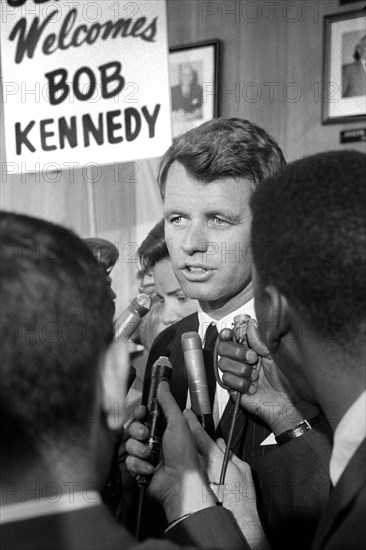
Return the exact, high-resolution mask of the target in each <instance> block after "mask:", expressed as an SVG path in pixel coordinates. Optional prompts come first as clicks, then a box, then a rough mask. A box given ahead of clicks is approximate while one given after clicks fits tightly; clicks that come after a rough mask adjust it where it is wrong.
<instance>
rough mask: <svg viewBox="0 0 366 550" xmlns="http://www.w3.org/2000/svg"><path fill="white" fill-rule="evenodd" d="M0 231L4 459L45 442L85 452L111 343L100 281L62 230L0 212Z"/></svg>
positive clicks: (88, 256) (89, 256)
mask: <svg viewBox="0 0 366 550" xmlns="http://www.w3.org/2000/svg"><path fill="white" fill-rule="evenodd" d="M0 228H1V236H0V247H1V274H0V277H1V312H0V314H1V350H0V354H1V355H0V357H1V359H0V371H1V375H0V403H1V405H0V408H1V424H2V444H3V445H2V446H3V453H4V454H6V455H7V456H9V453H10V454H11V453H14V452H15V453H18V452H19V448H20V447H22V449H23V451H24V449H26V450H28V446H29V445H31V446H32V447H33V451H34V446H35V445H36V447H37V446H38V445H40V446H42V443H44V442H45V441H51V442H55V443H56V442H59V441H61V442H67V443H71V442H72V443H74V444H75V442H76V443H77V445H78V446H79V447H83V445H85V444H87V441H88V438H89V435H90V431H89V429H90V422H91V420H92V415H93V413H94V412H95V411H93V407H94V403H95V393H96V387H97V377H98V364H99V360H100V357H101V354H102V353H103V351H105V350H106V349H107V347H108V346H109V344H110V343H111V341H112V339H113V300H112V298H111V296H110V294H109V290H108V285H107V282H106V278H105V274H104V273H103V271H102V270H101V269H100V267H99V266H98V263H97V261H96V259H95V258H94V255H93V253H92V252H91V250H89V248H88V246H87V245H86V244H85V243H83V241H82V240H81V239H79V238H78V237H77V236H76V235H75V234H74V233H72V232H71V231H68V230H67V229H64V228H63V227H60V226H57V225H54V224H52V223H49V222H47V221H43V220H39V219H36V218H32V217H29V216H23V215H17V214H13V213H7V212H0ZM94 420H95V419H94Z"/></svg>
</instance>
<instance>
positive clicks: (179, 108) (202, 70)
mask: <svg viewBox="0 0 366 550" xmlns="http://www.w3.org/2000/svg"><path fill="white" fill-rule="evenodd" d="M218 56H219V40H210V41H206V42H196V43H193V44H187V45H185V46H178V47H174V48H170V49H169V79H170V92H171V108H172V130H173V138H174V137H176V136H178V135H180V134H182V133H184V132H187V131H188V130H191V129H192V128H195V127H196V126H199V125H200V124H202V123H203V122H206V121H207V120H211V119H212V118H216V117H217V116H218Z"/></svg>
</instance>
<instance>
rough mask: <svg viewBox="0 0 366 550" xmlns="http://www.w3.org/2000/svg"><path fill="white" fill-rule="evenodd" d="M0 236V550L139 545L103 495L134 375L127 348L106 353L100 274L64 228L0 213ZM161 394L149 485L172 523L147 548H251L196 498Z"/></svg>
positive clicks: (193, 465) (191, 462)
mask: <svg viewBox="0 0 366 550" xmlns="http://www.w3.org/2000/svg"><path fill="white" fill-rule="evenodd" d="M0 227H1V240H0V245H1V250H0V252H1V256H0V257H1V272H0V275H1V340H2V341H1V357H0V369H1V373H0V403H1V424H2V432H1V505H2V506H1V516H0V524H1V526H0V527H1V530H0V540H1V545H2V548H4V550H12V549H17V550H23V549H24V550H25V549H27V550H42V549H44V550H46V549H47V550H50V549H51V550H52V549H58V550H61V549H65V550H66V549H67V550H80V549H85V550H86V549H87V550H97V549H106V550H107V549H116V550H117V549H121V548H132V547H135V546H136V544H137V543H136V541H135V540H134V538H133V537H132V536H131V535H130V533H128V531H127V530H126V529H124V528H122V527H121V526H119V525H118V524H117V523H116V522H115V521H114V520H113V518H112V516H111V515H110V514H109V512H108V510H107V508H106V507H105V505H104V504H102V502H101V497H100V490H101V488H102V487H103V483H104V482H105V478H106V476H107V474H108V470H109V466H110V460H111V456H112V451H113V446H114V438H115V435H116V433H117V432H118V431H119V430H120V429H121V427H122V423H123V418H124V415H123V405H124V397H123V396H124V395H125V392H126V378H127V376H128V371H129V369H128V359H127V351H126V349H125V348H121V346H118V349H117V348H116V347H115V346H114V345H113V336H114V331H113V312H114V306H113V299H112V296H111V293H110V288H109V285H108V282H107V280H106V277H105V273H104V272H102V271H101V270H100V268H99V265H98V263H97V260H96V259H95V257H94V256H93V253H92V252H91V250H90V249H89V248H88V247H87V245H86V244H85V243H84V242H83V241H82V240H81V239H79V238H78V237H77V236H76V235H75V234H73V233H72V232H70V231H68V230H66V229H64V228H62V227H60V226H57V225H54V224H51V223H49V222H46V221H43V220H38V219H36V218H31V217H28V216H21V215H17V214H13V213H4V212H3V213H0ZM158 397H159V400H160V403H161V406H162V408H163V410H164V411H166V412H167V431H166V436H165V437H164V439H163V444H162V448H163V453H164V460H163V463H162V466H161V468H160V469H159V472H157V473H156V474H155V475H154V477H153V480H152V482H151V487H152V488H153V489H154V491H153V492H154V495H155V497H156V498H158V500H159V501H160V502H162V503H163V504H164V507H165V510H166V512H167V516H168V519H169V521H170V522H171V523H172V522H173V523H175V524H174V525H172V527H171V529H169V531H168V532H167V533H166V534H165V535H164V538H165V539H167V540H166V541H161V540H159V541H158V540H155V541H153V540H151V541H149V542H147V543H146V545H144V548H146V549H149V548H151V549H153V548H155V549H156V550H158V549H163V548H166V549H167V550H168V549H170V548H172V549H173V548H176V546H175V544H173V542H172V541H174V542H177V543H179V544H192V545H194V546H198V547H205V548H218V549H219V548H221V549H227V550H231V549H232V548H235V549H237V550H239V549H241V548H246V545H245V541H244V539H243V537H242V535H241V532H240V530H239V527H238V526H237V524H236V523H235V521H234V518H233V517H232V515H231V514H230V513H229V512H227V511H226V510H224V509H220V508H219V507H217V506H216V505H215V499H214V496H213V494H212V493H211V492H210V490H206V491H205V497H206V498H205V499H204V501H203V499H202V484H203V483H204V476H203V472H202V470H201V468H200V465H199V461H198V456H197V452H196V449H195V446H194V444H193V440H192V439H191V435H190V432H189V429H188V425H187V423H186V421H185V419H184V418H183V417H182V415H181V413H180V411H179V408H178V407H177V405H176V404H175V403H174V400H173V398H172V397H171V395H170V393H169V391H168V390H167V389H166V388H164V387H163V388H159V394H158ZM177 431H178V432H179V433H181V434H182V438H183V439H182V442H181V443H180V441H176V440H175V439H174V438H175V435H174V434H175V433H176V432H177ZM237 472H239V470H237ZM234 473H235V472H234ZM169 539H170V541H169Z"/></svg>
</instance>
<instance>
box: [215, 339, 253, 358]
mask: <svg viewBox="0 0 366 550" xmlns="http://www.w3.org/2000/svg"><path fill="white" fill-rule="evenodd" d="M247 349H248V348H246V347H245V346H243V345H242V344H238V343H237V342H219V343H218V344H217V353H218V355H220V356H221V357H228V358H229V359H233V360H234V361H239V362H240V363H242V362H243V361H245V355H246V352H247Z"/></svg>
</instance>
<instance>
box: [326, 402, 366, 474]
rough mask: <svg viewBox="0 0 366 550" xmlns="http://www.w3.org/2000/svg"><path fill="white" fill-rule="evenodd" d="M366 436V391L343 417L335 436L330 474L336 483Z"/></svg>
mask: <svg viewBox="0 0 366 550" xmlns="http://www.w3.org/2000/svg"><path fill="white" fill-rule="evenodd" d="M365 437H366V391H364V392H363V393H361V395H360V397H359V398H358V399H356V401H355V402H354V403H353V405H351V407H350V408H349V409H348V411H347V412H346V414H345V415H343V417H342V418H341V421H340V422H339V424H338V426H337V427H336V430H335V432H334V437H333V449H332V456H331V457H330V463H329V475H330V479H331V482H332V484H333V485H336V484H337V483H338V481H339V479H340V477H341V475H342V474H343V472H344V470H345V469H346V467H347V464H348V463H349V461H350V460H351V458H352V457H353V455H354V454H355V452H356V451H357V449H358V447H359V446H360V445H361V443H362V441H363V440H364V439H365Z"/></svg>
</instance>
